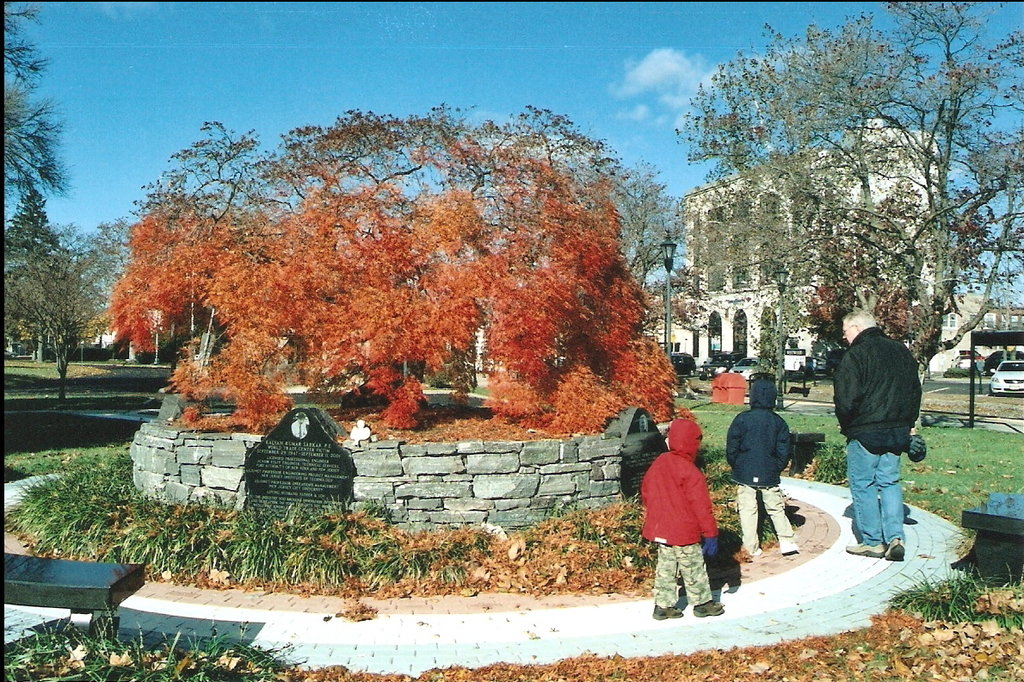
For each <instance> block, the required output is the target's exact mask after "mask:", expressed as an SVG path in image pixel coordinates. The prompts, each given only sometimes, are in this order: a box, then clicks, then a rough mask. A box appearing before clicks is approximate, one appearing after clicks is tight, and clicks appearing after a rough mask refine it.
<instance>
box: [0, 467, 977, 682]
mask: <svg viewBox="0 0 1024 682" xmlns="http://www.w3.org/2000/svg"><path fill="white" fill-rule="evenodd" d="M6 489H7V486H5V505H6V504H7V502H8V500H7V498H8V494H7V490H6ZM783 490H784V491H785V492H786V493H787V494H788V495H789V497H790V506H791V507H792V508H791V509H790V511H791V512H792V513H794V514H795V515H796V517H800V519H802V520H798V523H797V540H798V542H799V544H800V548H801V552H800V554H798V555H795V556H791V557H783V556H781V555H779V554H778V552H777V551H770V552H766V554H765V555H764V556H762V557H761V558H759V559H758V560H756V561H754V562H752V563H748V564H743V565H740V566H735V567H732V568H726V569H724V570H721V571H716V572H714V573H713V574H712V583H713V585H712V587H713V588H714V589H715V592H716V597H717V598H719V599H720V601H721V602H722V604H723V605H724V606H725V614H724V615H723V616H720V617H717V618H705V619H698V618H695V617H694V616H693V614H692V609H690V608H687V609H686V615H685V616H684V617H683V618H681V619H678V620H666V621H655V620H653V619H652V618H651V609H652V601H651V599H650V598H649V597H646V596H645V597H643V598H638V597H627V596H622V595H600V596H556V597H543V598H533V597H529V596H526V595H512V594H489V595H480V596H476V597H433V598H410V599H394V600H377V599H362V600H360V601H361V603H362V604H364V605H366V606H368V607H370V608H373V609H375V610H376V611H377V615H376V617H375V618H373V619H371V620H365V621H359V622H353V621H349V620H346V619H345V618H343V617H341V616H340V614H341V613H343V612H344V611H346V610H347V609H348V608H350V607H351V606H352V602H351V601H350V600H344V599H340V598H331V597H309V598H303V597H298V596H295V595H286V594H264V593H246V592H242V591H240V590H224V591H204V590H197V589H192V588H185V587H177V586H172V585H167V584H164V583H149V584H147V585H146V586H145V587H144V588H143V589H142V590H140V591H139V592H138V593H136V594H135V595H134V596H132V597H130V598H129V599H128V600H126V601H125V602H124V603H123V604H122V608H121V636H122V637H138V636H139V635H140V634H141V635H142V636H143V637H144V638H146V639H147V641H151V642H157V641H161V640H162V638H163V637H164V636H171V637H173V636H174V634H176V633H177V632H181V633H182V634H183V635H184V636H185V637H187V638H195V637H204V636H211V635H214V634H218V635H226V636H228V637H232V638H238V639H239V640H241V641H245V642H248V643H250V644H253V645H256V646H260V647H262V648H267V649H278V650H280V653H281V655H282V657H283V658H285V659H287V660H289V661H290V662H294V663H298V664H302V665H304V666H307V667H311V668H316V667H324V666H328V665H343V666H346V667H347V668H349V669H350V670H353V671H367V672H376V673H398V674H406V675H411V676H416V675H419V674H421V673H422V672H424V671H426V670H429V669H431V668H443V667H447V666H452V665H463V666H470V667H477V666H482V665H487V664H490V663H495V662H500V661H504V662H508V663H519V664H530V663H550V662H553V661H557V660H560V659H563V658H569V657H574V656H580V655H584V654H594V655H598V656H611V655H620V656H625V657H635V656H658V655H662V654H685V653H691V652H694V651H699V650H704V649H729V648H731V647H734V646H752V645H766V644H772V643H775V642H780V641H786V640H792V639H799V638H802V637H807V636H812V635H826V634H835V633H838V632H844V631H849V630H854V629H857V628H861V627H865V626H867V625H869V624H870V619H871V616H872V615H875V614H879V613H882V612H883V611H885V609H886V607H887V603H888V599H889V598H890V597H891V596H892V595H893V594H895V593H897V592H899V591H901V590H903V589H906V588H907V587H910V586H912V585H915V584H920V583H921V582H923V581H926V580H928V581H935V580H941V579H943V578H945V577H948V576H949V575H950V571H951V569H950V568H949V566H950V564H951V563H952V562H953V561H955V560H956V559H957V558H959V557H958V556H957V553H956V551H957V545H958V543H959V539H960V531H959V530H958V529H957V528H956V527H955V526H953V525H952V524H950V523H948V522H947V521H945V520H943V519H941V518H939V517H937V516H934V515H933V514H929V513H928V512H925V511H923V510H919V509H910V510H909V513H908V518H907V521H906V526H905V531H906V536H907V537H906V545H907V558H906V561H904V562H898V563H894V562H889V561H885V560H882V559H866V558H861V557H853V556H850V555H848V554H846V553H845V546H846V545H848V544H852V543H853V542H854V539H853V536H852V534H851V532H850V522H849V518H846V515H847V514H848V511H847V508H848V506H849V493H848V491H847V490H846V489H845V488H840V487H836V486H829V485H824V484H820V483H814V482H809V481H803V480H798V479H784V480H783ZM14 497H15V496H14V495H12V501H13V498H14ZM11 540H12V539H11V538H9V537H7V536H5V551H12V549H13V550H14V551H19V548H18V546H17V542H16V541H14V542H13V545H12V544H11ZM66 616H67V612H66V611H65V612H63V613H61V612H60V611H56V612H55V611H54V610H41V609H35V610H32V609H24V608H22V607H10V606H5V607H4V641H5V642H9V641H12V640H13V639H16V638H18V637H20V636H23V635H24V634H25V633H26V628H29V627H31V626H33V625H36V624H38V623H41V622H45V621H47V620H52V619H54V618H62V617H66Z"/></svg>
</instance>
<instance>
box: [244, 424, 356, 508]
mask: <svg viewBox="0 0 1024 682" xmlns="http://www.w3.org/2000/svg"><path fill="white" fill-rule="evenodd" d="M345 435H346V432H345V430H344V429H343V428H341V427H340V426H339V425H338V423H337V422H335V421H334V420H333V419H331V417H330V415H328V414H327V413H326V412H324V411H323V410H321V409H319V408H315V407H302V408H298V409H294V410H292V411H291V412H289V413H288V414H286V415H285V416H284V418H283V419H282V420H281V422H280V423H279V424H278V425H277V426H276V427H274V429H273V430H272V431H271V432H270V433H269V434H267V436H266V437H264V439H263V441H262V442H261V443H257V444H256V445H255V446H253V447H252V449H250V450H249V452H247V453H246V457H245V490H246V499H245V506H246V508H247V509H257V510H262V511H266V512H268V513H270V514H272V515H273V516H276V517H278V518H284V517H285V516H286V515H287V514H288V510H289V508H291V507H297V508H301V509H303V510H305V511H309V512H314V513H316V512H318V511H321V510H323V509H325V508H327V507H329V506H332V505H337V504H343V505H346V504H348V503H349V502H350V501H351V500H352V481H353V478H354V477H355V464H353V462H352V453H351V452H350V451H349V450H348V449H347V448H344V447H342V446H341V445H340V444H339V443H338V438H343V437H344V436H345Z"/></svg>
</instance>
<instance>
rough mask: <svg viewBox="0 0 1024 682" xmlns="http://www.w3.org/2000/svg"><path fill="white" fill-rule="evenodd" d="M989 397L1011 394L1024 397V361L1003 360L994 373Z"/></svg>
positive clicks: (990, 383) (990, 381) (989, 387)
mask: <svg viewBox="0 0 1024 682" xmlns="http://www.w3.org/2000/svg"><path fill="white" fill-rule="evenodd" d="M988 392H989V395H999V394H1000V393H1011V394H1013V395H1024V360H1003V361H1002V362H1000V363H999V366H998V367H996V370H995V371H994V372H992V378H991V379H990V380H989V384H988Z"/></svg>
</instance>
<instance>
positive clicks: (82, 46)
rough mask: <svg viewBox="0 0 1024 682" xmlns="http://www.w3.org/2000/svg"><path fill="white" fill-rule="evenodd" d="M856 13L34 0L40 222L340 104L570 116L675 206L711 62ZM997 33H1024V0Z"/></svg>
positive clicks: (850, 6) (773, 6)
mask: <svg viewBox="0 0 1024 682" xmlns="http://www.w3.org/2000/svg"><path fill="white" fill-rule="evenodd" d="M861 13H870V14H874V15H876V17H877V18H878V20H879V21H880V22H881V23H880V24H879V25H881V26H885V25H887V24H886V23H885V12H884V9H883V3H877V2H828V3H823V2H822V3H819V2H811V3H801V2H742V3H741V2H629V3H625V2H622V3H620V2H534V3H524V2H515V3H503V2H476V3H473V2H469V3H464V2H460V3H446V2H441V3H418V2H401V3H388V2H373V3H363V2H339V3H318V2H282V3H278V2H230V3H221V2H202V3H199V2H159V3H157V2H73V3H72V2H44V3H41V11H40V15H39V19H40V21H39V23H38V24H29V25H26V26H25V27H24V32H25V36H26V38H27V39H29V40H30V41H32V42H33V43H34V44H35V45H36V47H37V48H38V50H39V52H40V53H41V55H42V56H44V57H45V58H47V59H48V60H49V66H48V68H47V70H46V71H45V72H44V74H43V77H42V80H41V82H40V88H39V90H40V94H41V95H42V96H45V97H48V98H50V99H51V100H53V102H54V103H55V104H56V106H57V108H58V110H59V111H60V114H61V117H62V120H63V122H64V125H65V132H64V136H63V139H62V142H61V149H62V158H63V160H64V161H65V163H66V165H67V168H68V172H69V178H70V186H71V188H70V191H69V192H68V194H67V196H65V197H49V198H48V199H47V214H48V216H49V218H50V220H51V222H53V223H56V224H68V223H74V224H76V225H78V226H79V227H81V228H84V229H86V230H89V229H92V228H94V227H95V226H96V225H98V224H99V223H101V222H108V221H113V220H116V219H118V218H131V217H133V215H134V210H135V205H134V202H135V201H137V200H139V199H141V198H142V197H143V196H144V193H143V190H142V187H143V186H144V185H147V184H149V183H151V182H153V181H154V180H156V179H157V178H158V177H159V176H160V174H161V173H162V172H163V171H164V170H166V169H167V168H168V167H169V162H170V157H171V155H172V154H174V153H175V152H177V151H179V150H181V149H183V148H185V147H187V146H189V145H190V144H191V143H192V142H194V141H196V140H198V139H199V138H200V137H201V134H200V126H202V124H203V123H204V122H206V121H219V122H220V123H223V124H224V125H225V126H226V127H227V128H229V129H231V130H235V131H237V132H245V131H248V130H253V131H255V132H256V133H257V134H258V135H259V137H260V138H261V139H262V140H263V141H264V143H265V144H266V145H267V146H269V147H273V146H276V144H277V142H278V140H279V136H280V135H282V134H283V133H286V132H287V131H289V130H292V129H293V128H297V127H299V126H305V125H329V124H330V123H332V122H333V121H334V120H335V119H336V118H337V117H338V116H339V115H341V114H343V113H344V112H346V111H348V110H353V109H354V110H360V111H364V112H373V113H376V114H382V115H383V114H388V115H394V116H398V117H404V116H407V115H410V114H424V113H426V112H428V111H429V110H430V108H431V107H434V106H437V105H440V104H446V105H448V106H450V107H453V108H461V109H468V108H473V111H474V114H473V115H474V116H475V117H478V118H480V119H492V120H497V121H501V120H504V119H505V118H507V117H509V116H511V115H514V114H517V113H520V112H522V111H524V110H525V108H526V107H527V106H533V107H537V108H540V109H549V110H551V111H552V112H554V113H556V114H561V115H565V116H568V117H569V118H570V119H571V120H572V121H573V122H574V123H575V124H576V126H577V127H578V128H579V129H580V130H582V131H583V132H584V133H586V134H588V135H590V136H592V137H595V138H598V139H602V140H605V141H606V142H608V143H609V144H610V145H611V147H612V148H613V149H614V150H616V152H617V153H618V154H619V156H620V157H621V158H622V159H623V160H624V161H625V162H626V163H627V164H628V165H634V164H636V163H638V162H640V161H645V162H648V163H650V164H652V165H654V166H655V167H656V168H657V169H658V170H659V171H660V179H661V181H662V182H664V183H665V184H666V185H667V186H668V189H669V192H670V193H671V194H672V195H673V196H677V197H679V196H682V195H683V194H685V193H686V192H687V191H688V190H690V189H692V188H694V187H696V186H697V185H700V184H701V183H702V182H703V180H704V172H705V169H702V168H698V167H694V166H692V165H690V164H688V163H687V161H686V150H685V149H684V147H683V146H682V145H681V144H680V143H679V140H678V138H677V136H676V134H675V132H674V131H675V128H676V125H677V124H678V121H679V117H680V116H681V115H682V114H683V113H684V112H685V110H686V106H687V101H688V99H689V96H690V95H691V94H692V93H693V92H694V90H695V88H696V85H697V84H698V83H699V82H701V81H702V80H703V79H706V78H707V77H708V75H709V74H710V72H711V71H712V69H713V68H714V67H715V65H717V64H719V63H722V62H725V61H728V60H730V59H732V58H733V57H735V56H736V53H737V52H738V51H739V50H744V51H746V52H757V51H759V49H760V47H761V46H762V45H763V44H764V37H763V29H764V26H765V24H770V25H771V26H772V28H774V29H776V30H778V31H780V32H781V33H783V34H784V35H786V36H797V35H799V34H801V33H802V32H803V31H804V30H805V29H806V27H807V26H808V25H809V24H811V23H815V24H817V25H819V26H824V27H835V26H838V25H839V24H841V23H843V21H844V20H845V19H847V18H851V17H853V16H856V15H859V14H861ZM992 26H993V29H995V30H997V31H998V32H999V33H1000V34H1003V33H1006V32H1008V31H1009V30H1010V29H1011V27H1012V28H1021V27H1022V26H1024V3H1019V2H1018V3H1009V6H1008V7H1006V8H1004V9H1002V10H1001V11H1000V12H999V14H998V15H997V17H996V19H995V20H994V21H993V24H992ZM12 208H13V207H6V210H5V214H8V215H9V212H10V210H11V209H12Z"/></svg>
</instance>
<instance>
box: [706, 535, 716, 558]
mask: <svg viewBox="0 0 1024 682" xmlns="http://www.w3.org/2000/svg"><path fill="white" fill-rule="evenodd" d="M703 551H704V556H715V555H716V554H718V538H704V547H703Z"/></svg>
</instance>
